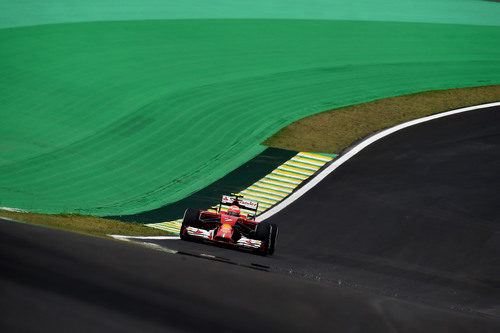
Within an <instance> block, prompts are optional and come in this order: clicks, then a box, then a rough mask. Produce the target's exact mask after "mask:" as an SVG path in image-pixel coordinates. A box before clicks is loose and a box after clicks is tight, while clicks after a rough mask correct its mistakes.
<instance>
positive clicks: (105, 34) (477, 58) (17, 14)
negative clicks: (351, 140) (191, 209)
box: [0, 0, 500, 216]
mask: <svg viewBox="0 0 500 333" xmlns="http://www.w3.org/2000/svg"><path fill="white" fill-rule="evenodd" d="M15 3H16V2H14V1H2V2H1V3H0V8H2V9H6V8H7V9H8V10H10V12H9V13H10V14H9V20H8V21H7V23H5V22H6V20H3V19H2V20H0V22H3V23H2V24H3V25H2V26H3V27H4V28H3V29H0V73H2V75H1V76H0V119H1V120H0V206H6V207H16V208H21V209H26V210H30V211H33V212H41V213H80V214H91V215H97V216H105V215H124V214H134V213H138V212H142V211H146V210H151V209H155V208H158V207H161V206H164V205H166V204H168V203H172V202H175V201H178V200H180V199H182V198H185V197H186V196H188V195H190V194H192V193H194V192H196V191H198V190H199V189H201V188H204V187H205V186H207V185H208V184H211V183H213V182H214V181H216V180H217V179H219V178H221V177H223V176H224V175H226V174H227V173H229V172H230V171H232V170H234V169H236V168H237V167H238V166H240V165H242V164H243V163H245V162H246V161H248V160H250V159H251V158H253V157H254V156H256V155H257V154H259V153H261V152H262V151H263V150H264V149H265V147H264V146H262V145H260V143H261V142H262V141H264V140H265V139H266V138H268V137H269V136H271V135H272V134H274V133H275V132H277V131H278V130H279V129H280V128H282V127H284V126H286V125H288V124H290V123H291V122H293V121H295V120H298V119H300V118H303V117H306V116H308V115H311V114H315V113H318V112H321V111H324V110H329V109H333V108H337V107H342V106H347V105H352V104H358V103H363V102H368V101H371V100H375V99H380V98H385V97H390V96H397V95H403V94H409V93H414V92H419V91H426V90H437V89H447V88H457V87H471V86H484V85H493V84H500V43H498V41H499V40H500V27H499V26H495V22H496V21H493V20H491V19H490V18H491V15H496V17H498V16H499V15H500V6H499V5H498V4H496V3H491V2H486V1H466V0H460V1H456V2H455V3H457V4H458V5H456V6H455V7H453V6H451V5H450V4H451V1H448V0H440V1H435V2H428V4H429V6H430V7H429V8H432V9H433V10H431V9H425V7H423V6H421V5H418V4H417V2H412V3H414V4H415V6H416V7H418V8H417V9H418V10H417V9H415V10H414V11H412V12H411V11H404V10H402V9H401V8H399V7H398V6H395V9H394V10H393V11H391V12H387V13H385V14H384V13H383V12H384V10H383V9H384V8H386V7H387V6H389V5H391V4H393V3H394V1H389V0H386V1H382V0H381V1H378V2H377V3H378V4H380V5H381V6H380V7H374V5H367V3H368V2H367V1H355V2H353V5H352V7H351V12H352V13H351V12H349V11H347V10H344V11H340V12H336V11H335V10H334V7H331V6H333V5H331V6H330V2H327V1H320V0H316V1H313V2H312V3H311V4H310V5H308V4H307V5H303V4H302V3H305V2H299V1H291V3H292V4H291V5H290V8H287V9H286V10H285V11H284V12H283V13H284V14H283V15H281V16H280V15H278V14H279V13H281V11H279V10H278V9H279V8H283V6H282V5H283V4H284V3H287V2H285V1H271V2H262V4H261V3H260V2H257V5H255V8H254V9H252V10H251V11H249V12H248V13H247V14H245V15H243V14H242V15H238V13H240V14H241V13H242V12H243V11H242V10H243V8H244V7H241V8H239V7H238V8H237V6H236V7H234V6H232V7H231V5H229V2H228V1H226V2H224V1H216V2H214V5H210V6H209V7H208V5H206V6H205V7H203V6H202V5H201V2H200V1H186V2H185V7H183V6H184V5H180V4H179V5H178V7H176V8H177V9H176V10H173V9H172V8H174V7H175V6H174V5H173V2H172V1H165V2H162V3H163V5H160V4H159V1H156V2H155V1H145V2H144V7H141V8H144V11H142V12H141V13H142V14H141V15H142V16H141V15H139V14H138V13H135V12H134V10H133V8H137V4H138V3H139V2H137V1H135V2H134V1H128V2H125V3H126V4H129V5H130V6H125V5H124V6H120V7H117V8H122V9H121V11H120V10H117V9H116V8H115V7H116V6H115V7H113V6H112V5H113V4H116V2H113V1H101V2H97V1H92V2H89V5H88V6H82V5H76V2H74V1H72V2H67V3H69V4H73V5H74V7H71V10H69V9H68V7H65V6H66V5H64V4H63V1H55V0H53V1H46V2H43V4H41V3H42V2H36V3H38V4H40V5H39V6H41V7H43V8H45V9H47V8H48V9H47V10H45V11H39V10H38V11H37V10H34V9H33V8H34V7H32V6H26V7H19V6H16V5H15ZM32 3H35V2H32ZM81 3H82V4H83V2H81ZM99 3H102V8H101V7H99V6H100V5H99ZM176 3H181V2H179V1H176ZM205 3H206V2H205ZM210 3H212V2H210ZM249 3H250V2H248V1H242V2H241V4H242V6H243V4H246V5H247V6H249ZM331 3H335V4H336V5H338V4H339V3H340V2H336V1H333V2H331ZM370 3H372V2H370ZM404 3H408V4H409V3H410V1H409V0H406V1H404ZM425 3H427V2H425ZM155 4H157V5H158V7H157V10H156V12H154V11H153V10H152V9H151V8H152V7H151V8H150V7H148V6H153V5H155ZM188 4H192V7H190V8H191V9H190V10H188V9H189V8H188V7H189V6H188ZM225 4H226V5H227V6H226V7H228V8H232V9H231V10H232V11H231V10H229V9H227V11H225V12H224V11H223V12H218V11H217V10H216V9H217V8H219V7H220V6H222V7H224V5H225ZM272 4H274V5H275V6H274V7H276V8H278V9H276V8H274V7H273V6H272ZM361 4H364V5H366V6H368V7H363V6H361ZM436 4H439V5H440V6H441V7H439V8H436ZM51 5H53V7H50V6H51ZM167 5H170V6H174V7H171V8H170V7H168V6H167ZM47 6H48V7H47ZM162 6H167V7H168V8H167V7H162ZM218 6H219V7H218ZM280 6H281V7H280ZM322 6H323V7H322ZM344 6H346V5H345V4H344ZM349 6H351V5H349ZM49 7H50V8H49ZM153 7H154V6H153ZM181 7H182V8H184V9H182V8H181ZM222 7H221V8H222ZM271 7H272V8H271ZM9 8H10V9H9ZM92 8H93V9H92ZM131 8H132V9H131ZM148 8H149V9H148ZM169 8H170V9H172V10H171V11H169V10H167V9H169ZM186 8H187V9H186ZM259 8H260V11H259ZM294 8H295V9H294ZM300 8H302V9H304V10H303V11H300V10H299V9H300ZM321 8H323V9H325V10H324V11H323V12H324V13H330V14H331V16H328V15H330V14H328V15H326V14H325V15H326V16H324V17H322V16H321V15H320V14H321V10H319V9H321ZM377 8H378V9H377ZM31 9H33V10H32V11H31V12H30V13H26V11H27V10H31ZM84 9H85V10H84ZM100 9H102V10H100ZM181 9H182V10H181ZM195 9H196V10H195ZM292 9H293V10H295V11H293V10H292ZM450 9H453V10H451V11H449V10H450ZM7 12H8V11H7ZM0 13H5V11H3V10H0ZM44 13H45V14H44ZM155 13H156V14H155ZM162 13H163V14H162ZM200 13H203V15H202V14H200ZM218 13H219V14H218ZM299 13H300V15H299ZM342 13H344V14H342ZM349 13H351V14H352V15H348V14H349ZM356 13H363V15H361V14H360V15H361V16H359V15H357V14H356ZM391 13H392V14H391ZM411 13H413V14H411ZM152 14H155V15H158V16H154V15H153V16H151V15H152ZM285 14H286V15H285ZM341 14H342V15H341ZM0 15H6V14H0ZM259 15H260V16H259ZM398 15H399V16H398ZM412 15H413V16H412ZM182 17H187V18H189V19H172V18H182ZM218 17H225V18H231V17H233V18H238V19H200V18H218ZM251 17H255V18H258V17H263V18H266V19H240V18H251ZM271 18H280V19H271ZM282 18H294V19H282ZM297 18H299V19H297ZM306 18H314V19H315V20H306ZM360 18H361V19H364V20H365V21H360V20H359V19H360ZM398 18H399V19H398ZM444 18H447V19H444ZM120 19H122V20H123V19H129V20H133V21H118V20H120ZM151 19H155V20H151ZM320 19H321V20H320ZM342 19H350V20H342ZM85 20H87V21H99V20H107V21H106V22H79V21H85ZM384 20H386V21H387V22H384ZM401 20H404V21H408V22H394V21H401ZM450 20H452V21H451V22H450ZM389 21H391V22H389ZM30 22H31V23H30ZM64 22H78V23H64ZM40 23H59V24H53V25H41V26H29V27H20V26H22V25H34V24H40ZM447 23H463V24H447ZM496 24H497V25H498V24H500V22H496ZM9 26H10V27H9Z"/></svg>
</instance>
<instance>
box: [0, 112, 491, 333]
mask: <svg viewBox="0 0 500 333" xmlns="http://www.w3.org/2000/svg"><path fill="white" fill-rule="evenodd" d="M499 161H500V108H499V107H496V108H491V109H487V110H481V111H473V112H466V113H463V114H460V115H455V116H450V117H445V118H442V119H438V120H434V121H432V122H429V123H423V124H420V125H417V126H414V127H410V128H407V129H404V130H402V131H399V132H397V133H395V134H392V135H390V136H388V137H386V138H384V139H382V140H380V141H378V142H377V143H375V144H373V145H371V146H370V147H368V148H367V149H365V150H363V151H362V152H361V153H360V154H358V155H357V156H356V157H354V158H352V159H351V160H349V161H348V162H346V163H345V164H343V165H342V166H341V167H340V168H339V169H337V170H336V171H335V172H334V173H332V174H330V175H329V176H327V177H326V178H325V179H324V181H322V182H321V183H320V184H319V185H318V186H316V187H315V188H314V189H312V190H311V191H309V192H307V193H306V194H305V195H304V196H303V197H301V198H300V199H299V200H297V201H296V202H294V203H293V204H292V205H290V206H289V207H288V208H287V209H285V210H283V211H281V212H280V213H278V214H276V215H274V216H273V217H272V218H270V221H271V222H274V223H277V224H278V225H279V226H280V232H279V235H278V245H277V249H276V254H275V255H274V256H271V257H260V256H256V255H252V254H248V253H245V252H241V251H234V250H229V249H225V248H219V247H214V246H208V245H205V244H200V243H192V242H183V241H180V240H163V241H150V242H154V243H156V244H157V245H156V246H158V245H159V246H161V247H162V248H163V249H170V250H174V251H177V253H176V254H171V253H170V251H167V250H164V251H158V250H151V249H148V248H143V247H138V246H133V245H131V244H127V243H122V242H118V241H116V242H113V241H108V240H103V239H96V238H91V237H86V236H82V235H77V234H72V233H67V232H63V231H58V230H52V229H46V228H41V227H37V226H32V225H27V224H19V223H13V222H8V221H1V222H0V230H1V231H0V247H1V249H0V263H1V264H0V265H1V268H0V269H1V270H0V272H1V273H0V279H1V281H2V282H1V284H0V285H1V286H2V298H1V301H0V310H1V312H0V313H1V320H0V330H1V331H3V332H4V331H5V332H9V331H34V330H42V331H68V330H72V331H89V330H102V331H104V330H106V331H125V332H127V331H138V330H140V331H148V332H153V331H165V330H166V329H168V330H172V331H173V330H189V331H200V330H202V329H207V330H215V329H217V330H222V331H252V332H254V331H256V330H259V331H260V330H262V331H272V330H278V331H284V330H287V331H310V330H314V331H360V332H367V331H370V332H373V331H380V332H388V331H424V330H426V331H427V330H431V331H453V332H456V331H470V332H477V331H486V332H488V331H491V332H494V331H498V330H500V283H499V282H500V281H499V277H500V265H499V263H500V228H499V223H500V213H499V210H498V201H499V200H498V184H499V183H500V182H499V180H500V179H499V178H500V176H499V174H498V170H499V169H500V162H499Z"/></svg>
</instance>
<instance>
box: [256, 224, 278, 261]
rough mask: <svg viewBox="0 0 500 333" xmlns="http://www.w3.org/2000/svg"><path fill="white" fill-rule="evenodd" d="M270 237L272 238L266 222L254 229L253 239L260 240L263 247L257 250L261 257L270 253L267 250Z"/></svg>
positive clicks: (270, 241)
mask: <svg viewBox="0 0 500 333" xmlns="http://www.w3.org/2000/svg"><path fill="white" fill-rule="evenodd" d="M271 236H272V227H271V224H269V223H267V222H261V223H259V224H257V228H256V229H255V239H257V240H260V241H262V242H263V243H264V245H263V246H262V247H261V248H259V252H260V253H261V254H263V255H266V254H268V253H270V252H269V249H270V246H271V245H272V237H271ZM273 251H274V249H273Z"/></svg>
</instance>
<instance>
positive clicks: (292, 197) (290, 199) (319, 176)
mask: <svg viewBox="0 0 500 333" xmlns="http://www.w3.org/2000/svg"><path fill="white" fill-rule="evenodd" d="M494 106H500V102H495V103H487V104H481V105H475V106H469V107H466V108H460V109H456V110H451V111H446V112H442V113H438V114H435V115H432V116H427V117H423V118H419V119H414V120H410V121H407V122H405V123H402V124H399V125H396V126H394V127H391V128H388V129H386V130H383V131H381V132H379V133H377V134H374V135H372V136H370V137H368V138H366V139H365V140H363V141H361V142H360V143H358V144H357V145H356V146H354V147H353V148H352V149H351V150H349V151H348V152H347V153H345V154H344V155H342V156H340V157H339V158H337V159H336V160H334V162H333V163H332V164H330V165H329V166H328V167H326V168H325V169H324V170H323V171H322V172H320V173H318V174H317V175H316V176H314V178H312V179H311V180H310V181H309V182H308V183H306V184H305V185H304V186H303V187H301V188H300V189H298V190H297V191H296V192H294V193H292V194H291V195H290V196H289V197H288V198H286V199H284V200H282V201H281V202H280V203H278V204H277V205H275V206H274V207H273V208H271V209H269V210H268V211H266V212H264V213H262V214H261V215H259V216H257V221H264V220H265V219H268V218H270V217H271V216H273V215H274V214H276V213H278V212H279V211H281V210H282V209H284V208H286V207H287V206H288V205H290V204H291V203H292V202H294V201H295V200H297V199H298V198H300V197H301V196H302V195H304V194H305V193H306V192H307V191H309V190H310V189H312V188H313V187H314V186H316V185H317V184H318V183H319V182H320V181H322V180H323V179H324V178H325V177H326V176H328V175H329V174H330V173H332V172H333V171H334V170H335V169H337V168H338V167H339V166H341V165H342V164H344V163H345V162H347V161H348V160H349V159H350V158H351V157H353V156H354V155H356V154H357V153H359V152H360V151H361V150H363V149H364V148H366V147H367V146H369V145H371V144H372V143H374V142H375V141H378V140H380V139H382V138H383V137H385V136H387V135H389V134H392V133H394V132H397V131H399V130H402V129H404V128H407V127H410V126H414V125H417V124H420V123H423V122H426V121H430V120H434V119H438V118H443V117H447V116H451V115H454V114H457V113H462V112H467V111H473V110H478V109H484V108H490V107H494Z"/></svg>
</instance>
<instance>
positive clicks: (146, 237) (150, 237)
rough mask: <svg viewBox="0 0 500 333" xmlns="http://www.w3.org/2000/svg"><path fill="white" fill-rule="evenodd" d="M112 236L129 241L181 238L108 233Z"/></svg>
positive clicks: (175, 237)
mask: <svg viewBox="0 0 500 333" xmlns="http://www.w3.org/2000/svg"><path fill="white" fill-rule="evenodd" d="M108 236H110V237H113V238H116V239H119V240H124V241H129V240H130V239H180V237H179V236H125V235H108Z"/></svg>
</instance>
